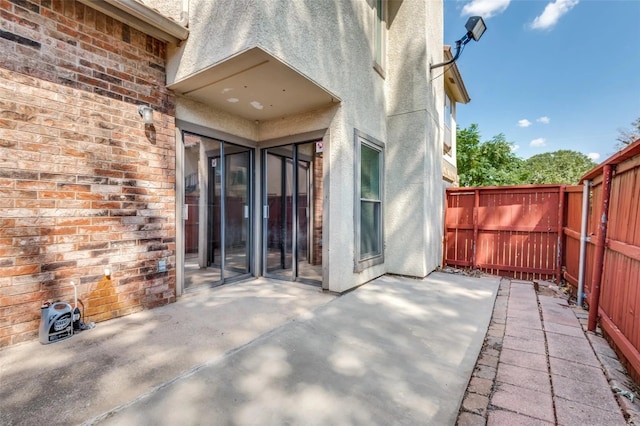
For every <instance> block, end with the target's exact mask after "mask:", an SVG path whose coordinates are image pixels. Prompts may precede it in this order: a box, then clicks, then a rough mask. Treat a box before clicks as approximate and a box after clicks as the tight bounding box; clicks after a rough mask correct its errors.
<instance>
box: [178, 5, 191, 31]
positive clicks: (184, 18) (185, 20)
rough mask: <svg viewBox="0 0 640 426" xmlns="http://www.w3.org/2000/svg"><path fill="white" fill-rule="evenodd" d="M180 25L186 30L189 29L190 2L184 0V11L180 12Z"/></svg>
mask: <svg viewBox="0 0 640 426" xmlns="http://www.w3.org/2000/svg"><path fill="white" fill-rule="evenodd" d="M178 24H179V25H182V26H183V27H185V28H188V27H189V0H182V10H181V11H180V20H179V21H178Z"/></svg>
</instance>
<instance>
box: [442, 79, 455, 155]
mask: <svg viewBox="0 0 640 426" xmlns="http://www.w3.org/2000/svg"><path fill="white" fill-rule="evenodd" d="M453 108H454V101H453V99H451V96H449V94H448V93H447V92H446V91H445V94H444V137H443V142H442V152H443V154H444V155H448V156H452V155H451V153H452V152H453V148H454V146H453V136H454V135H453V133H452V127H453V114H454V109H453ZM447 147H449V149H447Z"/></svg>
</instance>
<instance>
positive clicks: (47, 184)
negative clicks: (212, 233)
mask: <svg viewBox="0 0 640 426" xmlns="http://www.w3.org/2000/svg"><path fill="white" fill-rule="evenodd" d="M0 9H1V11H2V15H1V16H0V27H1V28H2V31H1V32H0V52H2V54H1V55H0V346H5V345H9V344H13V343H17V342H20V341H24V340H29V339H33V338H35V336H36V335H37V330H38V325H39V320H40V305H41V303H42V301H43V300H47V299H53V300H63V301H67V302H72V300H73V290H72V288H71V287H70V281H75V282H76V283H77V284H79V285H78V293H79V297H80V299H82V300H83V302H84V305H85V306H86V312H85V314H86V318H85V320H86V321H101V320H105V319H109V318H113V317H117V316H121V315H126V314H128V313H131V312H135V311H138V310H140V309H142V308H143V307H154V306H158V305H162V304H165V303H168V302H171V301H173V300H174V299H175V271H174V270H173V267H172V265H173V264H174V256H175V242H174V241H175V240H174V239H175V222H174V208H175V207H174V186H175V155H174V143H175V142H174V139H175V130H174V118H173V116H174V107H173V103H172V99H171V98H170V96H169V93H168V91H167V90H166V89H165V88H164V87H165V86H164V83H165V68H164V67H165V63H164V57H165V49H166V46H165V44H164V43H162V42H160V41H158V40H155V39H153V38H151V37H148V36H146V35H145V34H143V33H141V32H139V31H137V30H135V29H132V28H129V27H128V26H127V25H125V24H122V23H120V22H118V21H116V20H114V19H112V18H109V17H107V16H105V15H103V14H101V13H97V12H95V11H94V10H93V9H91V8H88V7H86V6H84V5H82V4H80V3H77V2H75V1H72V0H67V1H55V0H54V1H47V0H42V1H35V0H34V1H26V0H23V1H15V2H8V1H3V2H1V3H0ZM138 104H149V105H151V106H152V107H153V108H154V110H155V113H154V124H153V125H152V126H147V127H146V128H145V125H144V124H143V123H142V121H141V119H140V117H139V115H138V113H137V105H138ZM159 259H164V260H166V261H167V264H168V272H160V273H159V272H157V265H158V260H159ZM105 268H109V269H110V271H111V275H110V276H108V277H106V276H105V275H104V270H105Z"/></svg>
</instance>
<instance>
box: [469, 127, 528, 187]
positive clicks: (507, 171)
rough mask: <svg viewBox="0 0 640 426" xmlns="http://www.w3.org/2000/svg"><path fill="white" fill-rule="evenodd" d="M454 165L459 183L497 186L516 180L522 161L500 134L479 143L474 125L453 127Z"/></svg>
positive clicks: (478, 135)
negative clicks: (454, 143)
mask: <svg viewBox="0 0 640 426" xmlns="http://www.w3.org/2000/svg"><path fill="white" fill-rule="evenodd" d="M456 144H457V166H458V174H459V176H460V185H461V186H498V185H515V184H518V183H519V170H520V166H521V164H522V160H521V159H520V158H518V157H517V156H516V155H515V154H514V153H513V144H512V143H511V142H508V141H507V140H506V138H505V136H504V135H503V134H502V133H501V134H499V135H496V136H494V137H493V138H492V139H491V140H489V141H486V142H480V132H479V130H478V125H477V124H472V125H471V126H469V127H468V128H466V129H460V128H458V129H457V134H456Z"/></svg>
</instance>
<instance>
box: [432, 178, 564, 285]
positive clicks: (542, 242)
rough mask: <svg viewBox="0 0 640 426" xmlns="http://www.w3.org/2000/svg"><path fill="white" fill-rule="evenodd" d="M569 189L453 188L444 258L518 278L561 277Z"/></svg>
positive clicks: (449, 202) (551, 187) (463, 265)
mask: <svg viewBox="0 0 640 426" xmlns="http://www.w3.org/2000/svg"><path fill="white" fill-rule="evenodd" d="M563 191H564V187H563V186H561V185H543V186H532V185H527V186H510V187H487V188H471V189H469V188H449V189H447V204H446V213H445V250H444V255H445V259H444V262H445V264H447V265H452V266H462V267H471V268H474V269H480V270H482V271H485V272H488V273H491V274H495V275H503V276H511V277H514V278H518V279H543V280H548V279H559V278H560V244H559V239H560V237H561V234H562V219H563V218H562V208H560V209H559V208H558V206H561V205H562V204H563V201H564V197H563Z"/></svg>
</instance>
